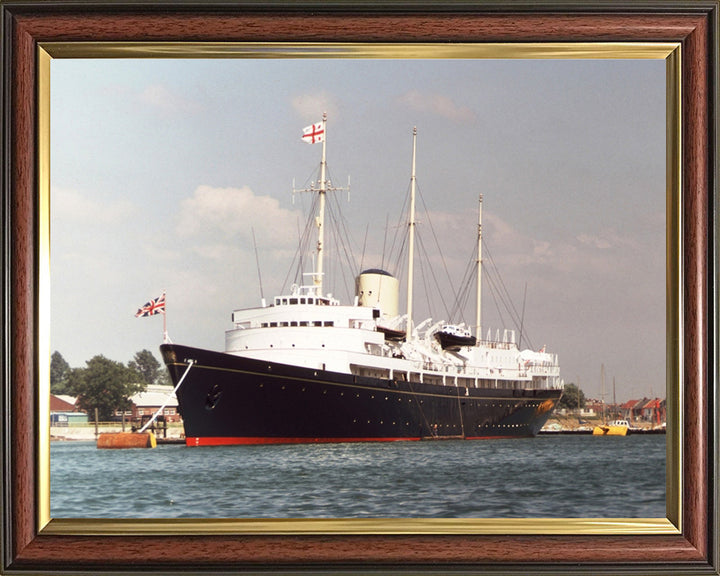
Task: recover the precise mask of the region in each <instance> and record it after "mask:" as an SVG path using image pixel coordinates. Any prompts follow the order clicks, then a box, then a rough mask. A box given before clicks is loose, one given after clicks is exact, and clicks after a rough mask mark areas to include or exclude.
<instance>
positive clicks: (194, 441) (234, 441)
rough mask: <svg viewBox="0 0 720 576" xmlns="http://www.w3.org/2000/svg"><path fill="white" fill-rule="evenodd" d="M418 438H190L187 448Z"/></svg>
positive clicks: (186, 439)
mask: <svg viewBox="0 0 720 576" xmlns="http://www.w3.org/2000/svg"><path fill="white" fill-rule="evenodd" d="M408 440H409V441H417V440H420V438H419V437H417V438H263V437H222V436H221V437H217V436H213V437H203V438H198V437H190V438H185V445H186V446H230V445H247V444H327V443H332V442H401V441H408Z"/></svg>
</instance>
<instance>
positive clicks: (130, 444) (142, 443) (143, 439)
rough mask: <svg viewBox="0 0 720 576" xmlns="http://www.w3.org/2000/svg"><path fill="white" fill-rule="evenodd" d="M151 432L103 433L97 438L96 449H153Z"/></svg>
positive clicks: (153, 440)
mask: <svg viewBox="0 0 720 576" xmlns="http://www.w3.org/2000/svg"><path fill="white" fill-rule="evenodd" d="M155 446H157V441H156V440H155V434H153V433H152V432H142V433H140V432H103V433H102V434H100V435H99V436H98V439H97V447H98V448H155Z"/></svg>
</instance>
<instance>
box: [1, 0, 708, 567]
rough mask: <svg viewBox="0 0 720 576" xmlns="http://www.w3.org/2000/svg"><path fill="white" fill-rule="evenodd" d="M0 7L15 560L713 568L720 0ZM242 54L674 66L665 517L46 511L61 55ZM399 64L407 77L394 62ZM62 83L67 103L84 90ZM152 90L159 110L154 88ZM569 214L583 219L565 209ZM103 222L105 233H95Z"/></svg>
mask: <svg viewBox="0 0 720 576" xmlns="http://www.w3.org/2000/svg"><path fill="white" fill-rule="evenodd" d="M0 8H1V9H2V21H3V30H4V36H3V40H2V63H3V64H2V65H3V67H2V74H3V75H2V78H3V80H2V88H3V90H2V99H3V100H2V103H3V116H2V117H3V139H2V146H3V164H2V171H3V178H2V187H3V188H2V190H3V212H2V216H3V230H4V231H5V233H4V234H3V250H2V254H3V290H4V292H3V300H4V307H3V318H4V322H3V330H4V333H3V338H2V341H3V352H2V366H3V383H2V398H3V412H2V413H3V427H2V437H1V439H2V450H3V467H2V481H3V486H4V488H5V489H4V491H3V510H4V511H5V512H4V515H3V523H2V531H3V537H2V545H3V564H2V569H3V570H5V571H7V572H8V573H25V572H27V573H38V572H42V573H54V572H58V573H60V572H68V571H89V572H93V573H103V572H113V573H117V572H121V573H133V572H147V571H151V572H152V571H155V572H162V573H182V572H188V571H192V572H197V573H204V572H207V573H218V572H229V573H234V572H270V573H273V572H277V573H282V572H290V571H306V572H310V573H314V572H319V571H323V572H326V571H342V572H357V573H362V572H367V571H368V570H373V571H379V572H387V573H399V572H404V571H407V570H408V569H410V570H412V571H417V572H423V571H441V572H447V573H451V572H461V571H462V572H468V571H470V572H473V573H493V572H497V571H502V572H503V573H517V574H527V573H534V572H538V573H540V572H542V573H552V572H558V573H568V572H577V573H589V572H592V573H618V572H623V571H628V570H634V571H642V572H645V573H653V572H657V573H661V572H662V573H668V572H670V573H675V572H676V573H703V574H710V573H713V574H717V573H718V566H719V564H718V555H719V554H718V553H719V551H718V535H717V526H718V511H717V497H718V493H717V492H718V489H717V485H716V482H714V481H713V479H714V477H715V474H716V472H717V461H716V459H717V442H718V439H717V433H718V427H717V396H716V392H717V391H716V382H715V373H716V362H717V358H716V337H717V333H716V324H717V322H716V318H717V308H716V306H717V301H716V298H717V296H716V287H715V281H716V278H715V277H716V270H717V263H716V261H715V255H716V250H717V246H716V222H715V211H714V210H715V208H714V205H715V199H714V194H715V191H716V187H717V182H716V177H717V161H718V160H717V144H716V126H715V125H714V124H713V122H716V118H717V101H716V93H717V45H716V44H717V43H716V39H717V37H718V30H717V27H718V22H717V15H718V13H717V9H718V4H717V2H668V3H666V4H663V6H662V9H661V10H659V9H658V8H657V7H656V6H651V5H644V4H641V5H637V4H632V5H612V6H608V5H605V4H593V3H592V2H588V3H583V2H579V3H572V4H570V3H561V4H557V3H540V4H536V5H533V6H532V7H527V6H524V5H516V4H513V3H506V2H498V3H484V4H482V5H477V6H468V5H466V4H458V3H443V4H436V3H427V4H425V3H418V4H414V5H403V6H402V7H398V6H395V5H393V4H383V3H375V2H368V3H359V4H353V5H345V4H343V3H340V4H327V3H325V4H312V3H302V4H286V3H259V4H257V3H244V2H230V3H193V2H183V3H162V2H159V3H144V2H137V3H134V2H122V3H114V2H101V3H99V2H94V1H87V2H85V1H80V2H77V3H74V4H67V3H65V2H54V1H42V2H41V1H30V2H19V1H18V2H13V1H7V2H3V3H2V5H1V6H0ZM243 58H244V59H252V60H253V61H254V62H257V63H259V65H260V66H262V63H263V62H269V61H271V60H272V61H273V62H280V63H282V62H289V61H292V60H297V59H303V58H310V59H316V60H318V61H322V60H323V59H324V60H325V61H327V62H329V61H332V62H334V63H338V62H339V63H342V62H350V61H352V62H357V61H362V62H372V61H373V60H375V61H385V62H390V63H391V64H392V62H394V61H401V62H408V63H410V62H422V61H446V62H448V63H455V64H457V63H459V62H462V63H463V66H472V64H473V62H480V61H487V60H490V59H493V60H498V61H503V60H513V61H557V60H571V61H575V62H578V63H582V62H584V61H586V62H593V61H594V62H597V61H599V60H623V61H627V62H634V61H648V60H653V61H655V62H656V63H657V62H660V63H662V65H663V66H664V72H665V83H664V86H663V88H664V94H661V95H659V96H664V102H665V123H666V125H665V142H664V143H663V145H664V147H665V173H664V174H663V175H662V176H664V182H665V189H666V194H665V205H660V206H657V207H656V208H655V207H653V209H654V210H655V211H657V212H660V213H662V214H664V226H665V244H666V247H665V274H666V278H665V286H664V289H665V293H664V294H665V323H666V333H665V337H666V341H665V343H664V344H665V350H666V358H665V366H664V372H663V373H664V374H665V375H666V379H667V421H668V434H667V442H666V452H665V453H666V483H665V487H666V507H665V515H666V517H665V518H622V517H620V518H618V517H608V518H595V517H592V518H581V517H572V518H538V517H533V518H493V519H474V518H423V517H419V518H405V517H403V518H394V517H393V516H394V514H392V513H390V514H389V516H390V517H387V518H381V519H380V518H345V517H342V518H335V517H332V518H237V519H225V518H222V517H218V516H217V515H215V516H212V517H210V518H206V519H202V518H190V519H177V518H173V519H163V518H158V517H153V518H140V519H138V518H122V517H121V518H108V519H88V518H53V516H52V514H51V505H50V435H49V427H50V417H49V413H50V410H49V396H50V395H49V380H50V374H49V371H50V370H49V365H50V362H49V359H50V354H51V347H50V342H51V338H50V334H51V331H52V327H51V322H50V298H51V296H50V281H51V274H50V250H51V248H52V242H51V236H50V219H51V210H50V204H51V201H52V200H53V198H52V196H53V194H51V190H50V167H51V165H52V158H51V156H52V155H51V145H50V142H51V134H52V129H51V128H52V126H53V124H52V119H53V117H52V113H51V112H52V106H51V91H50V85H51V82H52V81H53V76H52V74H51V64H52V62H53V61H56V62H58V63H62V62H64V61H67V62H68V63H71V62H72V61H84V62H88V61H91V60H92V62H97V63H102V62H111V63H113V64H115V63H122V64H123V65H124V66H126V67H129V68H132V67H133V65H134V63H135V65H136V66H137V65H139V63H140V62H142V61H148V59H163V60H165V61H178V62H179V61H182V60H183V59H184V60H192V61H193V62H202V63H204V62H211V61H212V62H218V61H220V59H223V61H227V60H228V59H235V60H238V59H243ZM458 65H459V64H458ZM266 66H268V65H266ZM405 73H406V74H409V72H407V71H405ZM460 73H463V71H460ZM388 74H389V75H390V76H393V77H394V78H397V76H398V71H397V70H395V71H390V72H389V73H388ZM69 77H70V78H72V75H70V76H69ZM218 77H219V78H220V77H221V76H218ZM78 85H80V83H79V82H78ZM158 89H160V88H158ZM65 93H66V94H68V95H69V96H68V97H69V98H74V96H72V90H68V91H67V92H65ZM154 96H155V97H157V93H154ZM655 96H658V95H657V94H656V95H655ZM145 97H146V102H150V101H152V98H153V94H152V93H148V94H145ZM163 97H164V98H165V99H166V100H167V98H169V97H170V95H168V94H164V95H163ZM403 97H404V98H405V103H406V105H407V106H408V107H414V108H415V109H416V110H418V111H419V110H422V109H425V110H426V111H427V110H428V109H429V107H431V106H434V107H435V109H437V107H439V108H440V109H442V111H443V113H444V114H445V117H446V118H447V115H448V114H451V115H452V114H454V117H455V120H457V121H459V122H461V123H462V122H468V116H467V110H463V109H461V108H459V107H456V106H454V104H453V103H452V102H448V101H442V102H438V101H437V100H435V101H432V102H430V101H428V100H422V98H421V96H419V95H418V94H407V93H406V94H405V95H404V96H403ZM656 100H658V99H656ZM175 104H176V105H177V106H178V107H180V108H181V109H182V108H183V107H185V109H187V107H188V106H192V102H189V101H181V100H176V101H175ZM225 105H227V104H225ZM88 112H89V110H88ZM78 116H80V113H76V121H77V125H78V126H80V125H81V124H82V122H83V119H82V118H81V117H78ZM71 123H72V121H71ZM312 126H314V125H311V127H312ZM323 127H324V124H323ZM300 128H302V125H300V126H298V129H300ZM108 129H109V130H112V129H113V128H111V127H110V122H108ZM142 130H143V127H141V126H140V125H135V126H128V136H129V139H128V142H130V141H132V138H133V137H135V138H138V137H139V138H142V137H143V136H142ZM133 131H135V132H133ZM238 137H239V138H242V135H238ZM408 144H409V142H408ZM653 145H654V146H656V147H657V142H654V143H653ZM490 148H492V146H491V147H490ZM186 153H187V152H186ZM58 157H59V155H58ZM398 170H399V171H400V172H402V171H403V170H402V167H399V168H398ZM301 176H302V175H301ZM336 176H338V177H340V179H342V177H341V175H336ZM661 179H662V178H661ZM204 192H208V193H210V192H213V191H212V190H211V191H208V190H203V191H198V190H196V191H195V195H196V197H195V200H198V198H199V196H198V195H199V194H200V193H204ZM215 192H217V190H215ZM54 193H55V194H57V191H55V192H54ZM249 193H250V194H252V192H249ZM71 200H72V198H71ZM71 204H72V202H71ZM193 206H195V209H197V208H198V206H199V204H197V203H196V204H194V205H193ZM193 206H188V210H191V209H193ZM70 207H71V208H72V206H70ZM110 210H111V211H113V210H115V211H116V214H117V213H118V211H121V210H122V207H121V206H120V205H119V204H117V205H113V206H111V207H110ZM558 210H559V211H560V213H561V214H563V211H564V215H565V216H568V217H569V216H570V214H571V213H570V208H569V207H568V206H567V205H566V206H565V207H564V208H563V206H562V205H561V206H560V207H559V208H558ZM100 224H101V225H102V222H100ZM631 225H632V224H631ZM101 236H102V232H101V231H100V229H98V232H97V236H96V238H95V240H96V241H97V242H98V244H101V242H102V238H101ZM90 240H91V241H92V239H90ZM253 240H254V239H253ZM587 241H588V242H595V243H597V242H601V241H603V239H598V238H595V239H591V238H588V239H587ZM147 296H148V297H149V296H151V295H150V294H148V295H147ZM140 304H141V302H139V301H138V302H137V305H140ZM658 392H660V391H658ZM458 401H459V399H458ZM293 516H294V515H293Z"/></svg>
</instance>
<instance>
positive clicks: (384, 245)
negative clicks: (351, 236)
mask: <svg viewBox="0 0 720 576" xmlns="http://www.w3.org/2000/svg"><path fill="white" fill-rule="evenodd" d="M389 219H390V214H389V213H388V212H385V235H384V238H383V249H382V260H381V261H380V262H381V264H380V269H381V270H385V247H386V246H387V234H388V226H389V225H390V223H389ZM365 234H366V235H367V232H366V233H365Z"/></svg>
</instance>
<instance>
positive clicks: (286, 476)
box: [50, 435, 666, 519]
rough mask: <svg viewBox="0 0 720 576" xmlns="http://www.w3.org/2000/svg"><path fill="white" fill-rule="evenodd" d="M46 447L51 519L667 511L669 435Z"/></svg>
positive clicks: (633, 514)
mask: <svg viewBox="0 0 720 576" xmlns="http://www.w3.org/2000/svg"><path fill="white" fill-rule="evenodd" d="M50 452H51V457H50V462H51V463H50V470H51V494H50V505H51V516H52V517H53V518H199V519H205V518H378V517H383V518H534V517H537V518H553V517H555V518H609V517H619V518H654V517H665V457H666V454H665V436H664V435H657V436H655V435H650V436H643V435H631V436H625V437H593V436H564V435H547V436H539V437H537V438H529V439H513V440H478V441H461V440H457V441H438V442H392V443H377V444H376V443H358V444H315V445H313V444H301V445H282V446H218V447H197V448H196V447H193V448H188V447H185V446H182V445H161V446H158V447H157V448H155V449H134V450H98V449H97V448H96V447H95V443H94V442H53V443H52V445H51V449H50Z"/></svg>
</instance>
